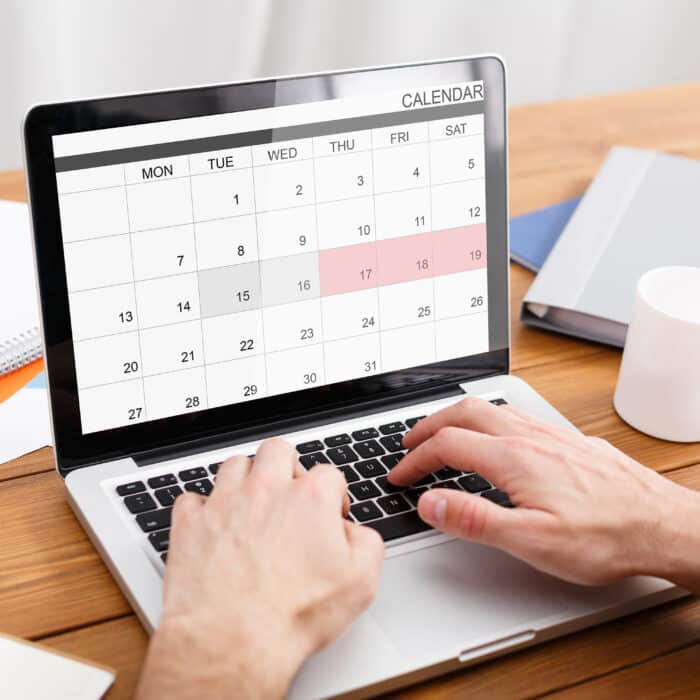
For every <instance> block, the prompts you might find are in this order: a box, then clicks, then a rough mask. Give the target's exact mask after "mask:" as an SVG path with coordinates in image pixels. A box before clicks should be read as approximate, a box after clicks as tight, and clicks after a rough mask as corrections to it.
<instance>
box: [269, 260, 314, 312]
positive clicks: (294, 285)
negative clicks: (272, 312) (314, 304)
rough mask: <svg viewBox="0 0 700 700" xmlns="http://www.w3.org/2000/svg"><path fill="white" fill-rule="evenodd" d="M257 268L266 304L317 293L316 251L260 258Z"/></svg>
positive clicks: (294, 299) (309, 297)
mask: <svg viewBox="0 0 700 700" xmlns="http://www.w3.org/2000/svg"><path fill="white" fill-rule="evenodd" d="M260 272H261V278H262V298H263V304H264V305H265V306H276V305H277V304H292V303H293V302H295V301H303V300H304V299H316V298H318V297H319V295H320V284H319V269H318V253H305V254H304V255H289V256H287V257H284V258H272V259H271V260H263V261H261V263H260Z"/></svg>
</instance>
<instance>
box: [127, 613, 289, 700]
mask: <svg viewBox="0 0 700 700" xmlns="http://www.w3.org/2000/svg"><path fill="white" fill-rule="evenodd" d="M202 631H203V630H201V629H200V630H195V629H190V628H189V626H188V625H183V624H180V623H168V622H166V623H164V624H163V625H161V627H160V628H159V629H158V630H157V631H156V632H155V633H154V635H153V637H152V639H151V643H150V645H149V649H148V654H147V656H146V661H145V664H144V667H143V671H142V674H141V679H140V682H139V686H138V690H137V695H136V697H137V700H153V699H158V698H168V700H214V699H218V698H236V700H247V699H248V698H251V699H252V698H265V700H268V699H271V700H272V699H275V700H276V699H277V698H283V697H284V695H285V694H286V692H287V689H288V687H289V685H290V683H291V681H292V679H293V678H294V676H295V675H296V672H297V670H298V668H299V665H300V660H298V659H296V658H293V657H292V655H291V654H290V653H289V652H290V650H288V649H287V648H286V647H287V645H286V643H285V642H286V641H287V640H284V639H276V640H274V641H273V643H272V644H270V648H269V649H260V648H259V645H256V644H254V640H253V639H237V638H235V637H229V636H228V635H227V637H226V638H225V639H222V637H221V635H220V634H217V633H216V632H215V631H214V628H209V634H208V635H207V636H206V637H203V636H201V634H200V633H201V632H202ZM292 646H293V645H292ZM291 651H293V650H291Z"/></svg>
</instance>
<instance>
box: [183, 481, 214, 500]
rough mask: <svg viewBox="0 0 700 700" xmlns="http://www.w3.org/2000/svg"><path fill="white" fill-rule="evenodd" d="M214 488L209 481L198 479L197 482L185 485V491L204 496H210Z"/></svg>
mask: <svg viewBox="0 0 700 700" xmlns="http://www.w3.org/2000/svg"><path fill="white" fill-rule="evenodd" d="M213 488H214V487H213V486H212V483H211V481H209V479H198V480H197V481H190V482H188V483H186V484H185V491H192V492H193V493H199V494H201V495H202V496H208V495H209V494H210V493H211V490H212V489H213Z"/></svg>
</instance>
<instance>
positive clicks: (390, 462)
mask: <svg viewBox="0 0 700 700" xmlns="http://www.w3.org/2000/svg"><path fill="white" fill-rule="evenodd" d="M402 459H403V452H397V453H396V454H391V455H384V457H382V462H383V463H384V466H385V467H386V468H387V469H393V468H394V467H395V466H396V465H397V464H398V463H399V462H400V461H401V460H402Z"/></svg>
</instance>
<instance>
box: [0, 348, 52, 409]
mask: <svg viewBox="0 0 700 700" xmlns="http://www.w3.org/2000/svg"><path fill="white" fill-rule="evenodd" d="M43 369H44V360H43V359H42V358H39V359H38V360H34V362H30V363H29V364H28V365H25V366H24V367H20V368H19V369H16V370H15V371H14V372H10V373H9V374H4V375H3V376H1V377H0V403H2V402H3V401H7V399H9V398H10V396H12V394H15V393H17V392H18V391H19V390H20V389H21V388H22V387H23V386H25V385H26V384H29V382H31V381H32V379H34V377H36V376H37V375H38V374H40V373H41V372H42V371H43Z"/></svg>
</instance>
